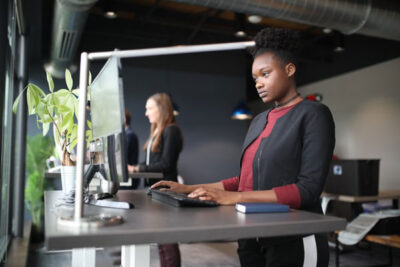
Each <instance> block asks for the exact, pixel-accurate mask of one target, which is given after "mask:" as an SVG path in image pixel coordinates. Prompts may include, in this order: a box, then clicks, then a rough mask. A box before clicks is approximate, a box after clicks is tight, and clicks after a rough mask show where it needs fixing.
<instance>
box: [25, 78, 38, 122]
mask: <svg viewBox="0 0 400 267" xmlns="http://www.w3.org/2000/svg"><path fill="white" fill-rule="evenodd" d="M26 102H27V104H28V114H29V115H33V114H35V108H36V105H37V104H38V103H39V95H38V93H37V91H36V90H35V89H34V87H33V86H32V84H29V85H28V90H27V91H26Z"/></svg>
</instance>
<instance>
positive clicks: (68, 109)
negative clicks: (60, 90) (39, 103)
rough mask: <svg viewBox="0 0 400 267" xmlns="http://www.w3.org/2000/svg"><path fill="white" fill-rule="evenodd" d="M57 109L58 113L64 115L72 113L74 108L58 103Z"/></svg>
mask: <svg viewBox="0 0 400 267" xmlns="http://www.w3.org/2000/svg"><path fill="white" fill-rule="evenodd" d="M57 111H58V113H59V114H61V115H64V114H66V113H71V114H72V113H74V109H73V108H71V107H68V106H65V105H59V106H58V107H57Z"/></svg>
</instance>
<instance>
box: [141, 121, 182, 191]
mask: <svg viewBox="0 0 400 267" xmlns="http://www.w3.org/2000/svg"><path fill="white" fill-rule="evenodd" d="M182 148H183V138H182V133H181V130H180V129H179V127H178V126H177V125H176V124H171V125H168V126H167V127H166V128H165V129H164V131H163V133H162V137H161V149H160V152H150V163H149V165H146V163H145V162H143V163H141V164H139V171H140V172H162V173H163V175H164V179H166V180H172V181H177V176H178V158H179V154H180V153H181V151H182ZM156 181H157V179H149V181H147V182H146V185H151V184H152V183H154V182H156Z"/></svg>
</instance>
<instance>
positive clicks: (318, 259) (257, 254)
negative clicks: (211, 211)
mask: <svg viewBox="0 0 400 267" xmlns="http://www.w3.org/2000/svg"><path fill="white" fill-rule="evenodd" d="M238 244H239V247H238V250H237V252H238V255H239V259H240V265H241V266H242V267H303V266H304V267H327V266H328V264H329V247H328V241H327V236H326V235H325V234H315V235H311V236H307V237H302V236H290V237H279V238H257V239H240V240H239V241H238Z"/></svg>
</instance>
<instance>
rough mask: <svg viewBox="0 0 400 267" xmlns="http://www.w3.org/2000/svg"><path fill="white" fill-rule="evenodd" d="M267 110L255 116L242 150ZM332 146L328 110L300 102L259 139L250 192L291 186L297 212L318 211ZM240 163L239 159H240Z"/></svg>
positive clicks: (332, 127)
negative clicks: (298, 204) (294, 188)
mask: <svg viewBox="0 0 400 267" xmlns="http://www.w3.org/2000/svg"><path fill="white" fill-rule="evenodd" d="M270 111H271V109H269V110H267V111H265V112H263V113H261V114H259V115H258V116H256V117H255V118H254V119H253V121H252V123H251V125H250V127H249V130H248V132H247V136H246V138H245V141H244V144H243V148H242V157H243V152H244V151H245V149H246V148H247V147H248V146H249V145H250V144H251V143H252V142H253V141H254V140H255V139H256V138H257V137H258V136H259V135H260V133H261V132H262V131H263V129H264V128H265V125H266V124H267V117H268V113H269V112H270ZM334 146H335V125H334V122H333V118H332V114H331V112H330V110H329V109H328V107H326V106H325V105H323V104H321V103H317V102H312V101H309V100H303V101H302V102H300V103H298V104H297V105H295V106H294V107H293V108H292V109H291V110H289V111H288V113H286V114H285V115H284V116H283V117H281V118H279V119H278V120H277V121H276V123H275V126H274V128H273V130H272V132H271V134H270V135H269V136H268V137H267V138H263V139H262V140H261V143H260V146H259V148H258V150H257V152H256V155H255V157H254V161H253V189H254V190H269V189H272V188H274V187H278V186H283V185H287V184H292V183H295V184H296V185H297V187H298V188H299V191H300V196H301V209H304V210H309V211H314V212H321V205H320V202H319V201H320V195H321V193H322V190H323V187H324V184H325V180H326V176H327V173H328V169H329V164H330V162H331V159H332V154H333V149H334ZM241 160H242V159H241Z"/></svg>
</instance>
